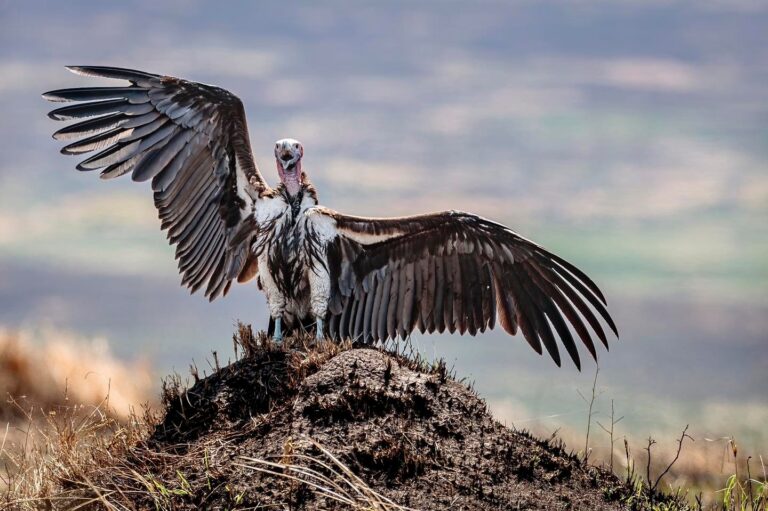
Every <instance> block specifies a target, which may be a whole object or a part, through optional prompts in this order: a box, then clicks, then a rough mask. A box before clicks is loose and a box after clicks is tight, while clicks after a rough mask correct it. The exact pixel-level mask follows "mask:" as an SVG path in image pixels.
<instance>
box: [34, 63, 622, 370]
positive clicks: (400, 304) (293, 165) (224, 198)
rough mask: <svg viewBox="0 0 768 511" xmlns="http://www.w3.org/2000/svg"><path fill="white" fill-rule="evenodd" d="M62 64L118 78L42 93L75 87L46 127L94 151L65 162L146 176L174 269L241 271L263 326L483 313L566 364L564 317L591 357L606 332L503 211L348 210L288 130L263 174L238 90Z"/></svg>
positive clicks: (447, 319)
mask: <svg viewBox="0 0 768 511" xmlns="http://www.w3.org/2000/svg"><path fill="white" fill-rule="evenodd" d="M70 70H72V71H74V72H76V73H78V74H81V75H86V76H99V77H105V78H114V79H121V80H127V81H128V82H129V83H130V86H127V87H89V88H77V89H63V90H57V91H52V92H48V93H46V94H44V97H45V98H46V99H48V100H51V101H77V102H80V103H78V104H74V105H70V106H65V107H63V108H58V109H56V110H54V111H52V112H51V113H50V117H51V118H53V119H56V120H68V119H79V122H77V123H75V124H72V125H70V126H67V127H65V128H63V129H60V130H59V131H57V132H56V133H55V134H54V138H56V139H62V140H70V139H78V140H76V141H74V142H71V143H69V144H68V145H67V146H66V147H64V148H63V149H62V152H63V153H65V154H85V153H89V152H96V154H95V155H93V156H90V157H88V158H86V159H85V160H84V161H82V162H81V163H80V164H79V165H78V166H77V168H78V169H79V170H95V169H101V177H102V178H105V179H109V178H113V177H118V176H121V175H123V174H126V173H129V172H130V173H131V176H132V178H133V180H135V181H147V180H151V182H152V189H153V191H154V201H155V205H156V206H157V209H158V215H159V217H160V220H161V228H162V229H165V230H167V231H168V239H169V241H170V243H171V244H173V245H176V258H177V259H178V260H179V271H180V273H181V275H182V284H184V285H186V286H187V287H189V288H190V289H191V291H192V292H194V291H196V290H198V289H204V290H205V295H206V296H207V297H208V298H209V299H211V300H213V299H214V298H216V297H217V296H219V295H221V294H226V292H227V290H228V289H229V286H230V284H231V282H232V281H233V280H235V279H236V280H237V281H238V282H247V281H249V280H252V279H254V277H256V278H257V279H256V280H257V281H258V283H259V284H260V286H261V288H262V289H263V290H264V292H265V294H266V295H267V303H268V305H269V308H270V317H271V324H272V325H274V326H276V331H277V332H278V334H277V335H278V336H279V332H280V327H281V325H282V323H283V322H285V323H286V324H285V325H284V326H285V328H291V327H295V328H306V327H307V326H310V327H311V325H313V323H314V322H315V321H316V322H317V324H318V325H320V328H318V334H324V333H325V334H327V335H329V336H331V337H333V338H337V339H338V338H351V339H354V340H357V341H362V342H375V341H384V340H386V339H394V338H396V337H401V338H404V337H407V336H409V335H410V334H411V332H413V331H414V330H419V331H420V332H422V333H426V332H429V333H432V332H446V331H447V332H451V333H454V332H458V333H460V334H469V335H476V334H477V333H482V332H485V331H486V330H489V329H491V328H494V326H495V325H496V324H497V323H498V324H500V325H501V327H502V328H503V329H504V330H506V331H507V332H509V333H510V334H511V335H515V334H516V333H517V332H518V331H521V332H522V334H523V336H524V337H525V339H526V341H527V342H528V343H529V344H530V345H531V347H532V348H533V349H534V350H536V351H537V352H538V353H543V351H544V350H546V351H547V352H548V353H549V355H550V356H551V357H552V358H553V359H554V361H555V362H556V363H557V364H558V365H559V364H560V362H561V360H560V352H559V348H558V341H557V340H558V339H559V340H560V344H562V346H563V347H564V348H565V350H566V351H567V352H568V355H569V356H570V358H571V359H572V360H573V361H574V363H575V364H576V365H577V366H580V358H579V352H578V349H577V346H576V341H575V340H574V337H573V335H572V333H571V329H572V330H573V332H575V333H576V335H577V336H578V338H579V339H580V340H581V342H582V343H583V344H584V346H585V347H586V348H587V351H589V353H590V354H591V355H592V356H593V357H596V356H597V352H596V349H595V345H594V342H593V340H592V337H591V335H592V334H591V333H590V330H591V331H592V332H594V334H595V335H596V336H597V338H598V339H599V340H600V341H601V342H602V344H603V345H604V346H606V347H607V346H608V343H607V338H606V335H605V331H604V330H603V327H602V324H601V321H602V322H604V323H605V324H607V325H608V327H609V328H610V329H611V330H612V331H613V332H614V333H616V332H617V330H616V326H615V324H614V322H613V320H612V319H611V317H610V315H609V314H608V311H607V310H606V301H605V298H604V297H603V295H602V293H601V292H600V290H599V289H598V287H597V286H596V285H595V284H594V282H592V280H590V278H589V277H587V276H586V275H585V274H584V273H583V272H581V271H580V270H579V269H578V268H576V267H575V266H573V265H572V264H570V263H568V262H567V261H565V260H564V259H562V258H560V257H558V256H556V255H554V254H552V253H550V252H548V251H547V250H545V249H543V248H542V247H540V246H539V245H537V244H535V243H533V242H531V241H529V240H527V239H525V238H523V237H521V236H519V235H518V234H516V233H514V232H513V231H511V230H510V229H508V228H507V227H505V226H503V225H500V224H497V223H494V222H491V221H489V220H486V219H484V218H481V217H478V216H475V215H472V214H469V213H462V212H456V211H448V212H443V213H430V214H426V215H420V216H413V217H402V218H362V217H353V216H348V215H343V214H341V213H338V212H335V211H332V210H329V209H326V208H323V207H320V206H317V204H318V198H317V192H316V190H315V189H314V187H313V186H312V185H311V183H310V182H309V179H308V178H307V176H306V174H305V172H304V171H303V170H302V158H303V156H304V148H303V146H302V145H301V143H300V142H298V141H296V140H293V139H282V140H280V141H278V142H277V144H276V145H275V158H276V163H277V170H278V174H279V176H280V180H281V183H280V185H279V186H278V187H277V188H274V189H273V188H270V187H269V186H268V185H267V183H266V181H265V180H264V179H263V177H262V176H261V174H260V173H259V170H258V168H257V166H256V163H255V162H254V159H253V154H252V151H251V147H250V144H249V138H248V128H247V125H246V118H245V111H244V109H243V105H242V103H241V101H240V100H239V99H238V98H237V97H235V96H234V95H233V94H231V93H230V92H228V91H226V90H224V89H221V88H218V87H214V86H210V85H204V84H200V83H195V82H191V81H187V80H182V79H180V78H174V77H169V76H162V75H156V74H151V73H145V72H142V71H134V70H130V69H120V68H112V67H94V66H78V67H70ZM323 323H324V326H323ZM617 335H618V334H617Z"/></svg>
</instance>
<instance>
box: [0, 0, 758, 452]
mask: <svg viewBox="0 0 768 511" xmlns="http://www.w3.org/2000/svg"><path fill="white" fill-rule="evenodd" d="M67 64H88V65H114V66H121V67H132V68H137V69H142V70H147V71H151V72H157V73H164V74H172V75H176V76H182V77H185V78H189V79H193V80H196V81H202V82H207V83H213V84H216V85H219V86H222V87H225V88H227V89H228V90H230V91H232V92H234V93H235V94H237V95H238V96H239V97H240V98H241V99H242V100H243V102H244V103H245V106H246V111H247V114H248V120H249V127H250V132H251V137H252V143H253V149H254V152H255V154H256V157H257V162H259V164H260V166H261V170H262V173H264V174H265V176H266V177H267V178H268V180H270V181H271V182H273V183H274V182H275V181H276V180H277V176H276V172H275V170H274V164H273V163H272V155H271V151H272V144H273V142H274V141H275V140H277V139H279V138H282V137H294V138H297V139H299V140H301V141H302V142H303V143H304V145H305V148H306V156H305V167H306V170H307V171H308V172H309V175H310V177H311V179H312V180H313V182H314V183H315V185H316V186H317V187H318V190H319V194H320V199H321V202H322V203H323V204H324V205H326V206H328V207H331V208H334V209H338V210H341V211H344V212H346V213H351V214H360V215H387V216H389V215H403V214H415V213H420V212H425V211H428V210H436V209H461V210H467V211H472V212H475V213H478V214H481V215H484V216H487V217H489V218H492V219H494V220H497V221H499V222H502V223H504V224H507V225H509V226H511V227H512V228H513V229H515V230H516V231H518V232H519V233H521V234H522V235H524V236H526V237H529V238H532V239H534V240H535V241H537V242H539V243H541V244H543V245H544V246H545V247H547V248H549V249H551V250H553V251H555V252H556V253H558V254H559V255H561V256H563V257H565V258H566V259H568V260H570V261H571V262H573V263H575V264H577V265H578V266H580V267H581V268H582V269H584V270H585V271H586V272H587V273H588V274H589V275H590V276H592V277H593V278H594V280H595V281H596V282H597V283H598V284H599V285H600V286H601V288H602V289H603V290H604V291H605V294H606V296H607V298H608V301H609V305H610V307H609V309H610V311H611V312H612V314H613V316H614V318H615V319H616V323H617V324H618V326H619V329H620V333H621V339H620V341H618V342H615V343H614V344H613V345H612V348H611V351H610V353H606V352H603V353H601V356H600V375H599V379H598V384H597V387H598V391H600V392H602V394H601V396H600V398H599V400H598V403H597V410H598V415H597V418H598V420H602V421H606V414H608V413H610V400H611V399H613V400H614V402H615V407H616V414H617V416H624V417H625V419H624V420H623V421H622V422H621V423H620V425H619V426H618V429H619V433H620V434H621V435H627V436H628V437H629V438H630V439H633V440H638V441H642V439H643V438H645V437H647V436H648V435H649V434H653V435H654V436H657V437H659V439H660V440H662V441H664V442H667V443H668V444H670V445H671V444H673V439H674V437H675V436H677V435H679V432H680V431H681V430H682V428H683V427H684V426H685V425H686V424H689V423H690V424H691V434H692V435H693V436H694V438H696V442H697V445H698V446H699V447H700V448H702V449H710V450H711V453H710V454H711V457H712V459H714V460H715V461H716V460H718V459H719V458H718V457H722V455H721V454H719V453H721V452H722V449H723V443H722V442H719V441H715V440H717V439H719V438H722V437H727V436H734V437H735V438H736V439H737V441H739V442H740V443H741V444H742V445H745V446H747V448H748V449H749V450H750V452H752V453H753V454H754V455H759V454H762V455H763V457H766V455H768V433H766V431H768V398H767V397H766V389H768V349H766V348H768V144H767V143H766V142H767V139H766V136H767V135H768V86H766V83H768V6H767V5H766V4H765V3H763V2H759V1H757V0H755V1H751V0H734V1H727V2H726V1H724V0H723V1H717V0H705V1H701V0H696V1H694V0H691V1H683V2H661V1H658V2H656V1H633V0H625V1H620V2H609V1H599V0H583V1H579V2H568V3H566V2H507V1H499V2H493V1H483V2H477V3H468V2H452V1H442V2H437V1H426V2H419V3H414V2H398V1H391V2H355V3H348V2H325V3H323V5H322V7H321V6H320V5H319V4H315V3H311V2H297V3H294V2H292V3H291V4H290V5H288V4H286V3H285V2H258V3H255V2H254V3H251V2H228V3H226V4H223V5H214V4H213V3H204V2H163V3H162V4H160V3H156V2H149V1H145V2H135V3H132V4H131V5H130V6H123V5H119V4H109V3H104V2H95V1H93V2H83V1H72V2H67V3H51V4H48V3H46V4H43V3H37V2H24V3H15V2H10V1H0V111H1V112H2V121H0V327H2V328H4V329H5V330H6V331H7V332H11V333H8V334H7V336H12V337H14V336H15V337H14V338H17V337H21V338H23V339H24V342H25V343H27V344H28V345H29V346H33V347H34V346H39V347H41V350H42V347H43V346H47V345H48V343H49V342H50V341H51V340H52V339H54V340H55V339H56V338H57V337H58V336H62V337H65V338H66V339H68V340H71V339H80V340H79V341H78V340H75V341H72V342H73V343H74V344H75V345H78V346H80V345H82V346H91V347H92V346H93V345H94V344H93V339H101V341H99V343H97V344H98V350H101V351H100V352H99V353H102V354H103V353H104V352H108V353H111V354H113V355H114V357H112V355H110V356H109V357H107V358H108V359H109V360H112V358H114V360H116V361H118V362H121V363H125V364H126V365H128V366H129V367H134V366H137V365H138V366H141V367H143V368H147V367H149V368H151V369H147V371H150V372H151V374H152V375H153V378H155V381H157V384H156V385H154V386H152V385H147V384H145V383H142V384H141V385H139V386H137V387H136V388H140V389H143V390H141V392H140V393H139V394H130V395H131V396H138V395H141V398H142V399H153V398H155V397H156V395H157V394H158V393H159V390H158V389H159V378H160V376H162V375H164V374H166V373H168V372H170V371H173V370H178V371H179V372H182V373H184V372H186V368H187V367H188V366H189V364H190V363H191V362H192V361H193V360H194V361H195V362H196V363H197V365H198V366H200V367H201V368H203V367H207V362H206V360H211V351H212V350H215V351H217V352H218V353H219V354H220V355H219V356H220V358H221V359H222V360H226V358H227V356H228V354H230V353H231V351H232V343H231V333H232V331H233V329H234V325H235V322H236V320H238V319H240V320H243V321H245V322H250V323H253V326H254V328H265V327H266V320H267V312H266V308H265V300H264V298H263V295H262V294H261V293H260V292H259V291H258V290H257V289H256V287H255V286H254V285H247V286H240V287H236V288H234V289H233V291H232V292H231V293H230V295H229V296H228V297H226V298H225V299H220V300H217V301H216V302H214V303H213V304H208V303H207V301H206V300H205V299H204V298H203V297H202V296H197V295H195V296H190V295H188V292H187V291H186V290H185V289H182V288H181V287H180V286H179V281H180V278H179V277H178V275H177V272H176V265H175V261H174V258H173V252H172V249H171V248H170V247H168V245H167V243H166V241H165V235H164V233H162V232H161V231H160V230H159V222H158V221H157V218H156V212H155V210H154V207H153V205H152V199H151V193H150V191H149V190H148V187H147V186H143V185H136V184H133V183H131V182H130V179H127V178H125V179H121V180H116V181H111V182H109V183H103V182H100V180H99V179H98V178H97V176H96V175H89V174H87V173H79V172H77V171H75V170H74V166H75V164H76V163H77V161H78V160H76V159H74V158H71V157H64V156H61V155H60V154H58V149H59V146H60V145H61V144H59V143H57V142H56V141H53V140H52V139H51V137H50V135H51V133H52V132H53V131H55V130H56V129H58V128H59V127H61V126H62V124H60V123H55V122H54V121H51V120H50V119H48V118H47V117H46V113H47V111H48V110H50V109H51V108H52V107H51V106H50V105H49V104H46V102H44V101H43V100H42V99H41V98H40V93H42V92H44V91H46V90H50V89H58V88H63V87H70V86H80V85H93V83H94V81H93V80H86V79H83V78H80V77H77V76H74V75H72V74H70V73H68V72H67V71H66V70H65V69H64V67H63V66H64V65H67ZM78 343H85V344H78ZM412 343H413V345H414V347H416V348H418V349H419V350H420V351H421V352H422V353H423V354H424V355H425V356H427V357H434V358H438V357H443V358H445V359H446V360H447V361H448V365H449V366H450V365H453V366H454V368H455V370H456V372H457V373H458V375H459V376H466V377H468V378H469V379H470V380H474V381H475V386H476V388H477V389H478V391H479V392H480V394H481V396H484V397H485V398H486V399H487V400H488V401H489V403H490V405H491V407H492V409H493V410H494V412H495V414H496V416H497V417H498V418H499V419H500V420H503V421H505V422H506V423H508V424H514V425H515V426H518V427H525V428H532V429H534V430H537V431H541V432H552V431H554V430H555V429H557V428H561V427H562V428H563V429H564V430H570V431H578V432H581V431H582V430H583V429H584V426H585V425H586V404H585V403H584V402H583V401H582V400H581V398H580V397H579V395H578V393H577V390H581V391H582V392H583V393H587V392H588V391H589V388H590V387H591V385H592V379H593V378H594V372H593V366H591V365H589V364H587V365H586V369H584V371H583V372H582V373H579V372H578V371H577V370H576V369H575V368H574V367H572V366H570V365H568V364H567V363H566V364H565V367H563V368H561V369H558V368H557V367H555V366H554V364H553V363H552V362H551V360H549V359H548V358H547V357H539V356H537V355H536V354H535V353H534V352H533V351H531V349H530V348H529V347H528V346H527V344H526V343H525V342H524V341H523V340H522V338H514V339H513V338H510V337H508V336H507V335H505V334H503V333H502V332H493V333H491V334H487V335H484V336H481V337H477V338H470V337H459V336H449V335H445V336H421V335H418V334H417V335H414V337H413V339H412ZM98 350H97V351H98ZM80 353H81V358H85V359H86V360H87V359H88V357H90V356H91V355H90V353H92V351H90V349H86V348H82V351H81V352H80ZM93 360H94V361H98V360H102V358H98V357H95V356H94V358H93ZM79 362H80V363H81V364H82V365H83V367H87V362H84V361H83V360H80V361H79ZM95 363H96V362H95ZM110 363H111V362H110ZM50 364H52V365H55V362H51V363H50ZM106 367H111V366H109V365H108V364H107V365H106V366H104V368H101V369H100V368H98V367H93V368H91V369H90V370H91V371H94V372H98V373H103V374H106V373H108V372H109V370H108V369H106ZM130 374H131V373H130V371H129V372H128V373H127V375H128V376H125V373H123V377H124V378H127V379H130ZM136 374H140V375H141V377H142V378H144V372H140V373H136ZM69 377H70V378H81V379H82V378H85V375H82V374H80V373H77V372H75V373H72V375H71V376H69ZM0 381H2V379H0ZM142 382H144V380H142ZM134 383H135V382H134ZM131 388H132V389H133V388H134V387H131ZM0 390H2V389H0ZM2 391H3V393H5V392H8V391H7V390H2ZM134 399H138V397H134ZM600 434H602V433H600ZM603 436H605V435H603ZM596 438H597V439H598V440H595V442H601V441H602V440H600V439H601V438H602V437H600V436H597V437H596ZM707 439H709V440H710V441H711V442H710V441H708V440H707ZM661 443H663V442H661ZM706 446H710V447H706ZM576 447H577V446H574V448H576ZM715 464H716V463H715Z"/></svg>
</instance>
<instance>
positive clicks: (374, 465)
mask: <svg viewBox="0 0 768 511" xmlns="http://www.w3.org/2000/svg"><path fill="white" fill-rule="evenodd" d="M236 347H237V351H238V352H239V353H240V356H239V357H238V359H237V360H236V361H235V362H233V363H231V364H230V365H228V366H225V367H221V368H214V369H215V370H214V372H213V374H211V375H209V376H207V377H203V378H200V377H199V376H198V375H197V373H196V372H194V373H193V376H194V379H195V381H194V382H193V384H192V385H191V386H190V387H189V388H188V389H184V388H183V387H182V385H181V383H180V380H179V379H178V378H173V379H170V380H168V381H166V384H165V388H164V396H163V397H164V410H163V411H162V414H161V416H159V417H157V422H156V425H155V426H153V428H150V429H149V430H147V431H146V432H145V433H143V434H142V435H137V436H136V437H135V438H134V437H131V436H130V435H128V436H124V435H123V434H122V433H120V434H116V435H114V436H113V437H111V438H109V439H108V441H106V442H103V443H101V444H99V447H98V448H96V449H93V448H90V450H87V452H86V454H85V455H84V454H83V452H84V451H82V450H81V451H78V452H80V454H79V455H78V459H79V461H78V462H77V463H69V465H67V462H64V463H63V464H62V463H59V464H60V465H61V466H63V468H59V469H57V470H58V472H57V483H56V484H57V485H59V488H58V489H54V490H50V489H49V491H48V494H49V495H54V496H55V498H52V499H51V500H48V501H47V502H46V506H45V507H46V508H49V507H48V506H49V505H50V508H53V509H68V508H69V507H68V506H72V505H75V503H77V504H79V505H83V504H85V507H84V508H85V509H88V508H95V509H103V508H108V509H174V510H177V509H190V510H192V509H222V510H223V509H231V510H233V509H261V508H265V509H266V508H271V509H291V510H300V509H308V510H309V509H312V510H314V509H380V510H394V509H403V508H409V509H424V510H426V509H466V510H497V509H546V510H554V509H572V510H580V509H581V510H614V509H642V506H641V503H640V500H644V499H630V497H631V496H632V488H631V487H630V486H628V485H626V484H625V483H624V482H623V481H621V480H620V479H618V478H617V477H616V476H614V475H612V474H610V473H608V472H607V471H606V470H603V469H600V468H596V467H593V466H589V465H585V464H584V463H582V462H581V461H580V460H579V459H578V458H577V457H575V456H573V455H571V454H569V453H567V452H566V451H565V450H564V448H563V446H562V445H559V444H558V443H557V442H551V441H543V440H539V439H536V438H534V437H532V436H530V435H529V434H527V433H525V432H522V431H515V430H512V429H509V428H507V427H505V426H503V425H501V424H500V423H498V422H496V421H495V420H494V418H493V417H492V416H491V415H490V413H489V412H488V409H487V407H486V405H485V403H484V402H483V400H482V399H480V398H479V397H478V396H477V395H476V394H475V393H474V392H473V391H472V390H471V388H469V387H468V386H467V385H466V384H464V383H462V382H460V381H457V380H456V379H454V378H453V377H452V376H451V375H450V374H449V373H448V372H447V371H446V369H445V366H444V365H442V364H435V365H427V364H425V363H424V362H422V361H414V360H413V359H410V358H406V357H403V356H401V355H396V354H392V353H387V352H384V351H380V350H378V349H372V348H353V347H352V346H349V345H346V346H339V345H337V344H333V343H321V344H320V345H313V344H312V343H311V340H310V339H308V338H292V339H288V340H287V341H286V342H285V343H284V344H282V345H275V344H273V343H272V342H270V341H269V340H267V339H266V338H265V337H264V336H263V335H261V336H259V337H258V338H256V337H254V335H253V334H252V333H251V331H250V328H248V327H241V328H240V331H239V333H238V335H237V336H236ZM216 365H218V362H216ZM86 459H87V460H90V461H83V460H86ZM629 500H632V501H634V504H632V505H631V506H629V505H627V502H628V501H629ZM18 507H19V508H24V506H23V505H19V506H18ZM35 507H36V506H35Z"/></svg>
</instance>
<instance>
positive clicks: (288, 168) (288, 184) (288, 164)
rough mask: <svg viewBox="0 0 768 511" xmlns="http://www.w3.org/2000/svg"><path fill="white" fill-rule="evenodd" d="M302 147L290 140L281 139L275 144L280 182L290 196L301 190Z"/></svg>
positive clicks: (295, 141)
mask: <svg viewBox="0 0 768 511" xmlns="http://www.w3.org/2000/svg"><path fill="white" fill-rule="evenodd" d="M303 156H304V146H302V145H301V142H299V141H298V140H294V139H292V138H283V139H281V140H278V141H277V142H276V143H275V161H276V162H277V173H278V175H279V176H280V181H281V182H282V183H283V184H284V185H285V188H286V189H287V190H288V193H289V194H290V195H296V194H297V193H299V190H300V189H301V158H302V157H303Z"/></svg>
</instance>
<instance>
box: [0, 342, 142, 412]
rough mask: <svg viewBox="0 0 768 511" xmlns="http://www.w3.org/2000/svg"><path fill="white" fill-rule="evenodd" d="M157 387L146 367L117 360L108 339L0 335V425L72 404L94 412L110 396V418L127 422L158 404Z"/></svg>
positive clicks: (140, 363) (137, 362) (138, 363)
mask: <svg viewBox="0 0 768 511" xmlns="http://www.w3.org/2000/svg"><path fill="white" fill-rule="evenodd" d="M154 383H155V380H154V376H153V374H152V371H151V368H150V364H149V363H148V362H147V361H141V360H139V361H136V362H134V363H126V362H125V361H122V360H119V359H116V358H115V357H114V356H113V355H112V353H111V352H110V350H109V346H108V344H107V342H106V340H104V339H83V338H81V337H77V336H75V335H72V334H69V333H66V332H61V331H54V330H51V329H42V330H40V331H38V332H30V331H6V330H2V329H0V397H1V398H2V399H0V421H3V422H12V421H14V419H22V420H23V419H24V416H25V415H26V414H28V413H29V411H30V410H32V409H42V410H44V411H46V412H48V411H55V410H56V409H57V407H60V406H70V405H71V404H72V403H78V404H80V405H83V406H94V407H95V406H99V405H101V403H102V401H103V400H104V399H105V398H106V397H107V396H109V403H108V407H107V408H108V409H109V411H110V413H111V414H113V415H114V416H115V417H116V418H118V419H121V420H125V419H127V418H128V417H129V416H130V415H131V409H132V408H133V407H135V406H137V405H139V404H142V403H146V402H148V401H153V400H154V399H153V397H154V396H153V384H154ZM9 396H10V397H11V398H12V399H11V400H9V399H7V398H8V397H9Z"/></svg>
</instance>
